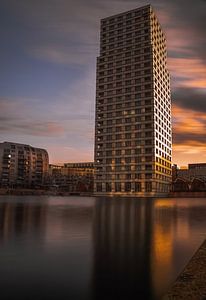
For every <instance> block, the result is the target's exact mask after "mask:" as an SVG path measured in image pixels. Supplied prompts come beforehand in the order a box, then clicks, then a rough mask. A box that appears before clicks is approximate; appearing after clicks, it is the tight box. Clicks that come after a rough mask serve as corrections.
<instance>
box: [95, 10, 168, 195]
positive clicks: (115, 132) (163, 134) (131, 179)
mask: <svg viewBox="0 0 206 300" xmlns="http://www.w3.org/2000/svg"><path fill="white" fill-rule="evenodd" d="M171 155H172V128H171V95H170V75H169V72H168V68H167V51H166V39H165V35H164V33H163V31H162V29H161V26H160V24H159V22H158V19H157V17H156V15H155V13H154V11H153V9H152V7H151V6H150V5H147V6H144V7H140V8H137V9H134V10H131V11H128V12H124V13H120V14H117V15H114V16H111V17H108V18H105V19H102V20H101V30H100V55H99V57H98V58H97V78H96V120H95V175H94V193H95V194H96V195H123V196H142V197H145V196H161V195H165V194H167V193H168V192H169V190H170V185H171Z"/></svg>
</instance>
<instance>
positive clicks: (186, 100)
mask: <svg viewBox="0 0 206 300" xmlns="http://www.w3.org/2000/svg"><path fill="white" fill-rule="evenodd" d="M172 98H173V102H174V103H175V105H178V106H180V107H182V108H186V109H190V110H193V111H197V112H206V87H205V89H193V88H178V89H176V90H175V92H174V93H173V97H172ZM175 112H176V109H175V106H174V113H175ZM182 115H183V116H184V115H185V114H184V111H182ZM185 117H186V116H185Z"/></svg>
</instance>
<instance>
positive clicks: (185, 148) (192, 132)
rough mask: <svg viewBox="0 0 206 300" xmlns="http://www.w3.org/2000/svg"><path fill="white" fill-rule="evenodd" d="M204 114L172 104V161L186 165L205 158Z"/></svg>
mask: <svg viewBox="0 0 206 300" xmlns="http://www.w3.org/2000/svg"><path fill="white" fill-rule="evenodd" d="M205 132H206V115H205V113H204V112H197V111H193V110H191V109H185V108H181V107H179V106H177V105H174V106H173V162H174V163H177V164H178V165H187V164H188V163H193V162H204V161H205V159H206V141H205Z"/></svg>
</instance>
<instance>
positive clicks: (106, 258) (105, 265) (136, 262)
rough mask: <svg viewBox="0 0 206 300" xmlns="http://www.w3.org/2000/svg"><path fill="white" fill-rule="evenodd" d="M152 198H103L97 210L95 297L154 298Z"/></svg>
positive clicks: (98, 201) (95, 224)
mask: <svg viewBox="0 0 206 300" xmlns="http://www.w3.org/2000/svg"><path fill="white" fill-rule="evenodd" d="M152 207H153V202H152V201H150V199H147V200H145V199H142V200H141V199H138V200H137V201H135V200H132V199H126V201H125V199H109V200H108V198H107V199H101V200H98V199H97V202H96V207H95V213H94V274H93V279H94V298H95V299H119V298H121V299H123V298H124V299H131V297H133V295H136V297H140V298H137V299H152V294H151V293H152V288H151V270H150V268H151V261H150V259H151V256H150V248H151V236H152V232H151V228H152V226H151V222H152Z"/></svg>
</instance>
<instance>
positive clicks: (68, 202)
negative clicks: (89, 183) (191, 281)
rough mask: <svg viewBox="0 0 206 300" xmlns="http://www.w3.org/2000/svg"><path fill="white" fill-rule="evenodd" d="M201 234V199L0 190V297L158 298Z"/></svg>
mask: <svg viewBox="0 0 206 300" xmlns="http://www.w3.org/2000/svg"><path fill="white" fill-rule="evenodd" d="M205 238H206V199H155V200H154V199H111V198H108V199H106V198H105V199H98V198H86V197H84V198H83V197H68V198H67V197H45V196H44V197H35V196H31V197H29V196H24V197H21V196H18V197H17V196H11V197H10V196H6V197H5V196H1V197H0V297H1V299H3V300H5V299H17V298H18V299H26V300H30V299H31V300H33V299H35V300H39V299H44V300H45V299H58V300H59V299H60V300H61V299H68V300H77V299H78V300H79V299H92V300H93V299H95V300H102V299H105V300H110V299H160V298H161V296H162V294H163V293H164V292H165V291H166V290H167V288H168V287H169V286H170V285H171V283H172V282H173V280H174V279H175V278H176V276H177V275H178V273H179V272H180V271H181V270H182V268H183V267H184V266H185V264H186V263H187V262H188V260H189V259H190V257H191V256H192V255H193V253H194V252H195V250H196V249H197V248H198V247H199V246H200V244H201V243H202V242H203V240H204V239H205Z"/></svg>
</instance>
